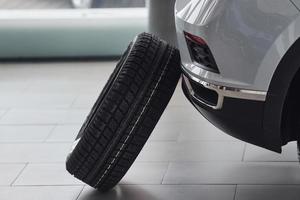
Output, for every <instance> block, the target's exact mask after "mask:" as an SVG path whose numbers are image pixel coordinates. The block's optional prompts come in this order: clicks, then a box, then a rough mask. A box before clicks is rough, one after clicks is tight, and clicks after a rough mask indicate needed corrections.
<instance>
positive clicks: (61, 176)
mask: <svg viewBox="0 0 300 200" xmlns="http://www.w3.org/2000/svg"><path fill="white" fill-rule="evenodd" d="M14 185H15V186H20V185H21V186H45V185H48V186H52V185H53V186H54V185H61V186H63V185H84V183H82V182H81V181H79V180H77V179H76V178H74V177H73V176H72V175H70V174H69V173H68V172H67V170H66V167H65V163H57V164H51V163H49V164H28V165H27V167H26V168H25V170H24V171H23V172H22V174H21V175H20V176H19V178H18V179H17V180H16V181H15V183H14Z"/></svg>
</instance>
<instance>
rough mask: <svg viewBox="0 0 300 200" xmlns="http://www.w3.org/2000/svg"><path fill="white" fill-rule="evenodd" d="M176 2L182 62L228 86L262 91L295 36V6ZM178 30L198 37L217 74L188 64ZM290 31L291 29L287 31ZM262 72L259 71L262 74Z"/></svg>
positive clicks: (266, 1) (277, 0) (267, 1)
mask: <svg viewBox="0 0 300 200" xmlns="http://www.w3.org/2000/svg"><path fill="white" fill-rule="evenodd" d="M177 5H178V6H176V24H177V35H178V40H179V47H180V50H181V54H182V55H181V56H182V64H183V66H184V67H186V68H187V69H188V70H189V71H191V72H192V73H194V75H195V76H198V78H201V79H204V80H207V81H211V82H212V83H215V84H218V85H224V86H229V87H236V88H243V89H251V90H259V91H267V90H268V87H269V84H270V82H271V78H272V75H273V73H274V71H275V70H276V66H277V65H278V63H279V62H280V60H281V58H282V56H283V55H284V54H285V52H286V51H287V50H288V48H289V46H290V45H286V46H284V45H282V39H284V40H286V39H288V40H290V42H289V43H291V44H293V42H294V41H295V40H296V39H297V38H298V36H299V35H300V27H299V26H298V25H297V26H295V25H294V26H293V25H292V24H293V23H294V22H295V20H296V19H297V18H298V16H299V11H298V10H297V9H296V8H295V6H294V5H293V4H292V3H291V2H290V1H288V0H213V1H206V0H192V1H188V2H187V1H186V5H185V6H183V5H182V3H181V4H180V5H179V4H177ZM183 30H184V31H187V32H189V33H192V34H195V35H198V36H201V37H202V38H203V39H204V40H205V41H206V42H207V43H208V46H209V47H210V49H211V51H212V53H213V55H214V57H215V60H216V63H217V65H218V67H219V70H220V74H216V73H213V72H208V71H206V70H202V69H201V68H199V67H196V66H194V65H193V64H192V61H191V58H190V56H189V54H188V50H187V46H186V41H185V38H184V35H183ZM291 31H293V34H291ZM262 72H263V73H262Z"/></svg>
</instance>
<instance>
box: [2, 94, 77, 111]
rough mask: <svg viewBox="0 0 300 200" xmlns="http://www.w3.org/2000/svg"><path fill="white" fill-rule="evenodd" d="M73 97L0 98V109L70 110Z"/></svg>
mask: <svg viewBox="0 0 300 200" xmlns="http://www.w3.org/2000/svg"><path fill="white" fill-rule="evenodd" d="M75 97H76V96H75V95H64V94H59V95H58V94H56V95H53V94H24V93H20V94H15V95H9V96H3V97H1V98H0V108H70V106H71V105H72V103H73V102H74V100H75Z"/></svg>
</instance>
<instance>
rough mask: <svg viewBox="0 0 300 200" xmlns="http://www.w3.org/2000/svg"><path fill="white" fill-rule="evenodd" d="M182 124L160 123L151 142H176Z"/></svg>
mask: <svg viewBox="0 0 300 200" xmlns="http://www.w3.org/2000/svg"><path fill="white" fill-rule="evenodd" d="M181 126H182V124H179V123H178V124H176V125H175V124H174V123H166V122H158V124H157V125H156V127H155V129H154V130H153V132H152V133H151V136H150V138H149V139H150V141H176V140H177V138H178V136H179V133H180V130H181Z"/></svg>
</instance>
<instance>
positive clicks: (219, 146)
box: [138, 141, 244, 162]
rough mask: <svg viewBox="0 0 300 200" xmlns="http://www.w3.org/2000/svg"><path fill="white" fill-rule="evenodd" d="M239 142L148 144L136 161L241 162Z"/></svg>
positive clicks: (241, 148) (242, 147)
mask: <svg viewBox="0 0 300 200" xmlns="http://www.w3.org/2000/svg"><path fill="white" fill-rule="evenodd" d="M243 149H244V144H243V143H240V142H228V141H224V142H218V141H216V142H191V141H190V142H148V143H147V144H146V145H145V147H144V149H143V151H142V152H141V154H140V155H139V157H138V161H160V162H163V161H170V162H185V161H186V162H194V161H242V157H243Z"/></svg>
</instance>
